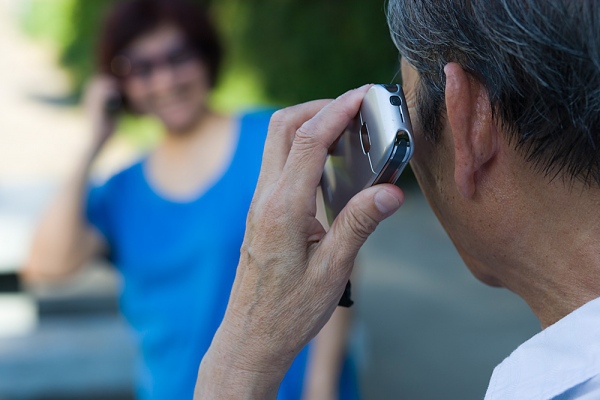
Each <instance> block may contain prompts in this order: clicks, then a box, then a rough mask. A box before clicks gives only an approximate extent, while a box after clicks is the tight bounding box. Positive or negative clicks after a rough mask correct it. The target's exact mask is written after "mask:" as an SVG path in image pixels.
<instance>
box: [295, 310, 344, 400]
mask: <svg viewBox="0 0 600 400" xmlns="http://www.w3.org/2000/svg"><path fill="white" fill-rule="evenodd" d="M351 320H352V309H349V308H343V307H338V308H337V309H336V310H335V311H334V312H333V315H332V316H331V319H329V322H327V324H326V325H325V326H324V327H323V329H321V332H319V334H318V335H317V337H316V338H315V339H314V340H313V342H312V345H311V346H312V347H311V348H310V353H309V364H308V368H307V370H306V374H307V375H306V379H305V386H304V391H303V394H302V398H303V399H304V400H337V399H338V398H339V385H340V376H341V373H342V367H343V365H344V359H345V357H346V353H347V344H348V329H349V328H350V323H351Z"/></svg>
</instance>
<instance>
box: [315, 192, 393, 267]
mask: <svg viewBox="0 0 600 400" xmlns="http://www.w3.org/2000/svg"><path fill="white" fill-rule="evenodd" d="M403 202H404V193H403V192H402V190H401V189H400V188H399V187H397V186H395V185H392V184H382V185H376V186H373V187H370V188H368V189H365V190H363V191H361V192H360V193H358V194H357V195H355V196H354V197H353V198H352V199H351V200H350V201H349V202H348V204H347V205H346V207H344V209H343V210H342V211H341V212H340V214H339V215H338V216H337V218H336V219H335V220H334V221H333V224H332V226H331V229H330V230H329V232H328V233H327V235H326V237H325V240H324V242H323V245H324V247H326V248H329V249H335V251H332V252H331V253H333V254H335V255H334V256H333V257H334V258H336V261H337V262H339V263H341V264H342V265H345V264H347V263H350V264H351V265H352V264H353V261H354V258H356V255H357V254H358V250H359V249H360V248H361V247H362V245H363V244H364V243H365V241H366V240H367V238H368V237H369V236H370V235H371V233H373V231H375V228H377V225H379V223H380V222H381V221H383V220H384V219H386V218H387V217H389V216H391V215H392V214H393V213H394V212H396V210H398V209H399V208H400V206H401V205H402V203H403Z"/></svg>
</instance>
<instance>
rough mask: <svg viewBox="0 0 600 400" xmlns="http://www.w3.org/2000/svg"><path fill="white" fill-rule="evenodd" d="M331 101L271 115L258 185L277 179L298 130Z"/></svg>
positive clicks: (314, 102)
mask: <svg viewBox="0 0 600 400" xmlns="http://www.w3.org/2000/svg"><path fill="white" fill-rule="evenodd" d="M331 101H332V100H315V101H310V102H308V103H303V104H299V105H296V106H292V107H287V108H284V109H282V110H278V111H276V112H275V113H274V114H273V116H272V117H271V121H270V123H269V133H268V134H267V141H266V143H265V149H264V153H263V162H262V167H261V170H260V178H259V185H262V184H268V183H272V182H273V181H274V180H276V179H278V178H279V176H280V175H281V170H282V169H283V166H284V165H285V162H286V160H287V158H288V155H289V153H290V148H291V147H292V142H293V140H294V135H295V134H296V131H297V130H298V128H299V127H300V126H302V124H303V123H304V122H306V121H308V120H309V119H311V118H313V117H314V116H315V115H316V114H317V113H318V112H319V111H320V110H321V109H322V108H323V107H325V106H326V105H327V104H329V103H331Z"/></svg>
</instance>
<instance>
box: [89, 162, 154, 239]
mask: <svg viewBox="0 0 600 400" xmlns="http://www.w3.org/2000/svg"><path fill="white" fill-rule="evenodd" d="M142 179H143V173H142V160H137V161H135V162H134V163H133V164H131V165H129V166H128V167H126V168H124V169H122V170H121V171H119V172H117V173H116V174H114V175H113V176H111V177H110V178H109V179H107V180H106V181H105V182H103V183H90V184H89V186H88V191H87V196H86V202H85V216H86V218H87V220H88V222H89V223H90V224H91V225H92V226H94V227H95V228H96V229H97V230H98V231H100V233H101V234H102V236H104V238H105V239H106V240H107V241H108V242H110V237H111V234H112V232H111V231H112V228H111V214H112V213H113V212H114V208H115V207H116V206H118V205H119V204H120V200H121V199H122V198H123V196H124V195H125V193H126V192H127V191H137V190H138V188H139V187H140V184H141V180H142Z"/></svg>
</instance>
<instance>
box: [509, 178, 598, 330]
mask: <svg viewBox="0 0 600 400" xmlns="http://www.w3.org/2000/svg"><path fill="white" fill-rule="evenodd" d="M540 190H542V191H543V193H542V192H538V193H536V192H535V190H533V191H532V193H530V196H529V198H528V200H527V201H526V203H527V204H528V206H526V208H525V210H526V211H525V212H524V213H523V221H522V222H521V223H520V224H519V225H518V227H517V231H516V232H514V236H515V241H514V242H513V244H514V245H515V246H514V247H513V249H511V253H513V254H512V255H511V256H510V257H511V258H513V260H512V262H511V263H510V265H507V266H505V269H504V276H503V277H502V279H501V280H502V284H503V286H505V287H507V288H508V289H510V290H512V291H513V292H515V293H516V294H518V295H519V296H521V297H522V298H523V299H524V300H525V301H526V302H527V303H528V304H529V306H530V307H531V309H532V311H533V312H534V313H535V314H536V316H537V317H538V318H539V320H540V322H541V324H542V327H543V328H546V327H548V326H550V325H552V324H554V323H555V322H556V321H558V320H559V319H561V318H563V317H565V316H566V315H567V314H569V313H571V312H572V311H574V310H576V309H577V308H579V307H581V306H582V305H584V304H585V303H587V302H589V301H591V300H593V299H595V298H598V297H600V213H598V210H599V209H600V190H598V189H589V188H584V187H583V185H581V187H579V186H578V185H577V184H574V185H573V186H569V187H565V185H564V184H563V183H562V182H553V183H552V184H550V185H544V186H542V187H541V188H540ZM548 191H552V192H553V193H551V194H550V195H549V193H548ZM538 194H539V195H538ZM548 199H551V203H549V200H548Z"/></svg>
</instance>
